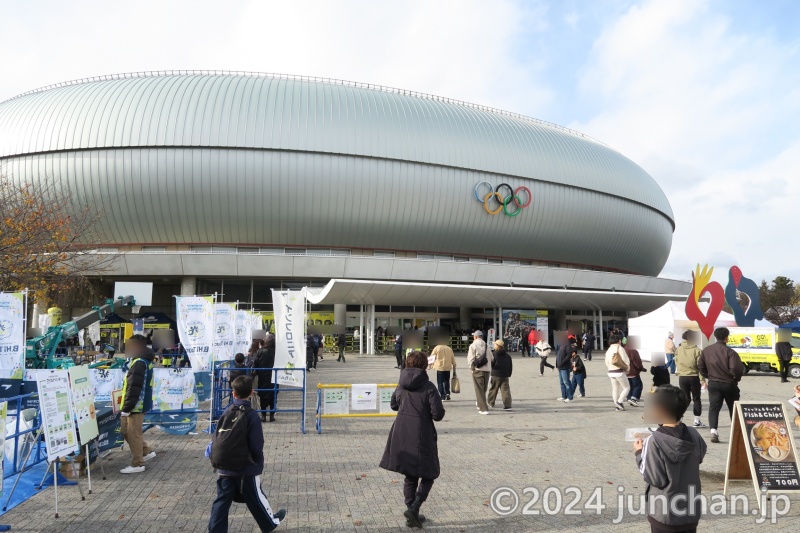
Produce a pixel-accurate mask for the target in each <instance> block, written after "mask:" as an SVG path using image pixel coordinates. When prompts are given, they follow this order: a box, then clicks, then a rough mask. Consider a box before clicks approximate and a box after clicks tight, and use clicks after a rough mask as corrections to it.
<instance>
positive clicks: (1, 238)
mask: <svg viewBox="0 0 800 533" xmlns="http://www.w3.org/2000/svg"><path fill="white" fill-rule="evenodd" d="M99 216H100V215H99V214H97V213H96V212H94V211H93V210H92V209H90V206H88V205H79V204H78V203H77V202H76V200H75V198H74V195H73V194H71V193H70V191H69V190H68V189H66V188H65V187H63V186H62V185H61V184H60V183H59V182H58V180H56V179H54V178H44V179H37V180H36V181H29V182H25V181H19V180H14V179H11V178H9V177H7V176H4V175H2V174H0V290H3V291H16V290H21V289H24V288H26V287H27V288H28V289H30V290H31V291H32V293H33V294H32V296H33V297H34V298H35V299H36V300H38V301H42V302H44V301H48V300H49V301H57V300H58V299H60V298H62V297H64V296H66V295H68V294H71V293H73V292H74V291H76V290H79V291H83V290H88V289H90V284H89V283H88V282H87V278H86V277H85V276H86V274H95V275H96V274H99V273H102V272H103V271H104V270H105V269H106V268H107V267H108V266H109V265H110V263H111V261H113V256H107V255H100V254H96V253H87V252H89V251H90V249H91V245H90V243H92V242H93V239H92V229H93V227H94V225H95V222H96V221H97V219H98V218H99ZM95 242H96V241H95Z"/></svg>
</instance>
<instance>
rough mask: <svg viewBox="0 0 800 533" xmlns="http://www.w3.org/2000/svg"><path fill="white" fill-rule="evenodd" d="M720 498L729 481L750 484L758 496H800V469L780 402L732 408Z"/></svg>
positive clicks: (725, 491)
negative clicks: (748, 482)
mask: <svg viewBox="0 0 800 533" xmlns="http://www.w3.org/2000/svg"><path fill="white" fill-rule="evenodd" d="M733 409H734V413H733V421H732V424H731V439H730V444H729V445H728V464H727V467H726V469H725V488H724V494H725V496H726V497H727V496H728V484H729V482H730V481H750V480H752V482H753V489H754V490H755V492H756V497H757V499H758V502H759V507H760V506H761V505H763V502H762V500H763V499H764V498H761V497H759V496H761V495H763V496H767V495H769V494H777V493H797V494H800V465H798V461H797V451H796V450H795V446H794V436H793V435H792V426H791V424H789V417H788V415H787V413H786V409H785V407H784V405H783V403H781V402H746V403H741V402H736V403H735V404H734V408H733Z"/></svg>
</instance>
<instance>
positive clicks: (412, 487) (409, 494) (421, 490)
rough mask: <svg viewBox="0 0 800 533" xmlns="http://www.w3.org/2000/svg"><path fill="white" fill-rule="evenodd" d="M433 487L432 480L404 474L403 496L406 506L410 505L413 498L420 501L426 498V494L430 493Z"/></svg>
mask: <svg viewBox="0 0 800 533" xmlns="http://www.w3.org/2000/svg"><path fill="white" fill-rule="evenodd" d="M431 488H433V480H432V479H426V478H424V477H423V478H419V477H409V476H406V479H405V481H403V498H404V499H405V501H406V507H411V504H412V503H414V500H415V499H417V498H419V499H420V503H423V502H424V501H425V500H427V499H428V494H430V493H431Z"/></svg>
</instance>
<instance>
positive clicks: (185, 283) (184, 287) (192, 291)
mask: <svg viewBox="0 0 800 533" xmlns="http://www.w3.org/2000/svg"><path fill="white" fill-rule="evenodd" d="M195 295H197V278H196V277H194V276H186V277H184V278H183V279H182V280H181V296H195Z"/></svg>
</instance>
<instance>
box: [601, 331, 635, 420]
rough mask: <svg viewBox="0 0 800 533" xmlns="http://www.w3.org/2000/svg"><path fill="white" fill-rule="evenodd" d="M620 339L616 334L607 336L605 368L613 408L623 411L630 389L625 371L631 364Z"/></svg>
mask: <svg viewBox="0 0 800 533" xmlns="http://www.w3.org/2000/svg"><path fill="white" fill-rule="evenodd" d="M621 341H622V339H621V338H620V336H619V335H618V334H612V335H611V337H609V339H608V342H609V345H610V346H609V347H608V350H607V351H606V360H605V362H606V369H607V370H608V378H609V379H610V380H611V399H612V400H613V401H614V408H615V409H616V410H617V411H624V410H625V405H624V404H623V402H624V401H625V399H626V398H627V397H628V392H629V391H630V388H631V386H630V383H628V377H627V376H626V375H625V373H626V372H627V371H628V367H629V366H630V364H631V361H630V359H628V354H627V353H625V348H623V347H622V345H621Z"/></svg>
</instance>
